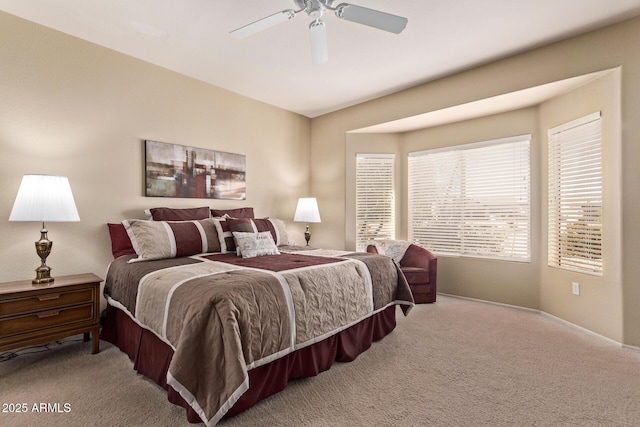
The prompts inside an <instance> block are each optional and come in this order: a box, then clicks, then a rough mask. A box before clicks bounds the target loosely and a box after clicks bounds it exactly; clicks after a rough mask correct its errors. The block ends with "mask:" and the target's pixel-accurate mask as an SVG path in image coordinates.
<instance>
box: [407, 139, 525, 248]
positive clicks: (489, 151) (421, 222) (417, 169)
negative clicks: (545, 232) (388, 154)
mask: <svg viewBox="0 0 640 427" xmlns="http://www.w3.org/2000/svg"><path fill="white" fill-rule="evenodd" d="M530 139H531V137H530V135H522V136H518V137H512V138H504V139H500V140H495V141H487V142H484V143H475V144H467V145H463V146H457V147H452V148H447V149H438V150H428V151H423V152H417V153H410V154H409V237H410V239H411V240H412V241H414V242H416V243H417V244H419V245H420V246H423V247H425V248H427V249H429V250H431V251H433V252H435V253H436V254H439V255H452V256H472V257H483V258H497V259H507V260H516V261H529V260H530V244H529V242H530V201H529V199H530V197H529V192H530V172H529V141H530Z"/></svg>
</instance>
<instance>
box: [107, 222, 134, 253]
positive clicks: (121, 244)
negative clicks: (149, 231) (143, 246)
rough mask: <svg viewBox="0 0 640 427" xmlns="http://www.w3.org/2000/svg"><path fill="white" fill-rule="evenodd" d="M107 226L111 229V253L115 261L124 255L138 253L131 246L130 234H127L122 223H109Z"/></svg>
mask: <svg viewBox="0 0 640 427" xmlns="http://www.w3.org/2000/svg"><path fill="white" fill-rule="evenodd" d="M107 226H108V227H109V236H110V237H111V253H112V254H113V259H116V258H118V257H121V256H122V255H131V254H135V253H136V251H135V250H134V249H133V245H132V244H131V239H130V238H129V234H127V230H126V229H125V228H124V225H122V223H118V224H111V223H108V224H107Z"/></svg>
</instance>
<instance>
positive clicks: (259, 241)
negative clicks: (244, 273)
mask: <svg viewBox="0 0 640 427" xmlns="http://www.w3.org/2000/svg"><path fill="white" fill-rule="evenodd" d="M233 237H234V238H235V239H236V242H237V243H238V248H239V249H240V254H241V255H242V258H255V257H257V256H264V255H280V251H278V248H277V247H276V243H275V242H274V241H273V237H271V233H270V232H268V231H263V232H260V233H244V232H240V231H234V232H233Z"/></svg>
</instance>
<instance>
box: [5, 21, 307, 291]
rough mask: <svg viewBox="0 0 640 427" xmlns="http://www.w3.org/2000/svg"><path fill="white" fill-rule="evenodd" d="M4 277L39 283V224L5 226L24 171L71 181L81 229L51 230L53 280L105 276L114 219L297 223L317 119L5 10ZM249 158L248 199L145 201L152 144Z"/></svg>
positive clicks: (297, 230)
mask: <svg viewBox="0 0 640 427" xmlns="http://www.w3.org/2000/svg"><path fill="white" fill-rule="evenodd" d="M0 64H1V65H0V94H1V96H0V98H1V101H0V186H1V187H0V188H2V191H1V192H0V218H1V219H2V220H1V221H0V242H2V244H1V245H0V260H1V261H0V263H1V268H0V281H8V280H19V279H31V278H32V276H33V277H35V273H34V272H33V270H34V269H35V267H37V266H38V264H39V259H38V258H37V256H36V253H35V249H34V243H33V242H35V241H36V240H37V239H38V237H39V230H40V225H38V224H34V223H10V222H8V221H7V219H8V217H9V213H10V211H11V207H12V206H13V201H14V199H15V195H16V193H17V191H18V186H19V184H20V180H21V178H22V175H24V174H26V173H43V174H59V175H65V176H68V177H69V180H70V183H71V187H72V189H73V192H74V196H75V200H76V204H77V207H78V210H79V213H80V218H81V222H79V223H50V224H47V226H48V229H49V237H50V239H51V240H52V241H53V242H54V244H53V252H52V254H51V256H50V257H49V259H48V264H49V265H50V266H51V267H52V268H53V275H54V276H55V275H64V274H74V273H81V272H93V273H96V274H98V275H99V276H102V277H104V274H105V272H106V268H107V264H108V262H109V261H110V259H111V253H110V244H109V237H108V232H107V227H106V225H105V224H106V223H107V222H117V221H120V220H122V219H125V218H131V217H136V218H142V217H143V213H142V211H143V209H145V208H149V207H154V206H175V207H185V206H202V205H210V206H214V207H220V208H226V207H239V206H253V207H254V209H255V213H256V215H259V216H267V215H269V216H274V217H279V218H282V219H284V220H285V221H287V222H288V224H287V225H288V228H289V230H290V231H291V233H292V235H293V236H292V237H293V238H294V239H295V240H297V241H298V242H300V241H302V240H303V237H302V232H303V231H304V230H303V227H302V226H301V225H300V224H294V223H292V222H291V219H292V218H293V213H294V211H295V207H296V203H297V199H298V197H301V196H304V195H306V194H307V193H308V191H309V155H310V129H311V123H310V122H311V121H310V119H308V118H305V117H302V116H299V115H297V114H293V113H291V112H287V111H284V110H281V109H278V108H275V107H273V106H269V105H266V104H263V103H259V102H256V101H252V100H250V99H248V98H244V97H241V96H238V95H235V94H233V93H230V92H228V91H225V90H222V89H219V88H216V87H213V86H211V85H208V84H205V83H202V82H200V81H197V80H194V79H191V78H187V77H185V76H182V75H179V74H177V73H173V72H170V71H168V70H165V69H163V68H160V67H157V66H153V65H151V64H148V63H145V62H143V61H139V60H136V59H133V58H131V57H128V56H125V55H122V54H119V53H116V52H114V51H111V50H108V49H105V48H102V47H98V46H96V45H93V44H90V43H87V42H84V41H81V40H78V39H76V38H73V37H70V36H67V35H64V34H62V33H59V32H56V31H53V30H50V29H46V28H44V27H41V26H38V25H35V24H32V23H28V22H26V21H23V20H21V19H17V18H15V17H12V16H10V15H7V14H4V13H0ZM144 139H153V140H158V141H164V142H170V143H176V144H183V145H191V146H195V147H201V148H209V149H215V150H221V151H228V152H233V153H240V154H245V155H246V156H247V157H246V159H247V200H246V201H218V200H216V201H207V200H198V199H193V200H190V199H165V198H146V197H143V194H144V192H143V191H144V169H143V162H144V155H143V142H142V141H143V140H144Z"/></svg>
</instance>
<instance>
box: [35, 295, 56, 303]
mask: <svg viewBox="0 0 640 427" xmlns="http://www.w3.org/2000/svg"><path fill="white" fill-rule="evenodd" d="M58 298H60V294H46V295H38V300H39V301H49V300H52V299H58Z"/></svg>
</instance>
